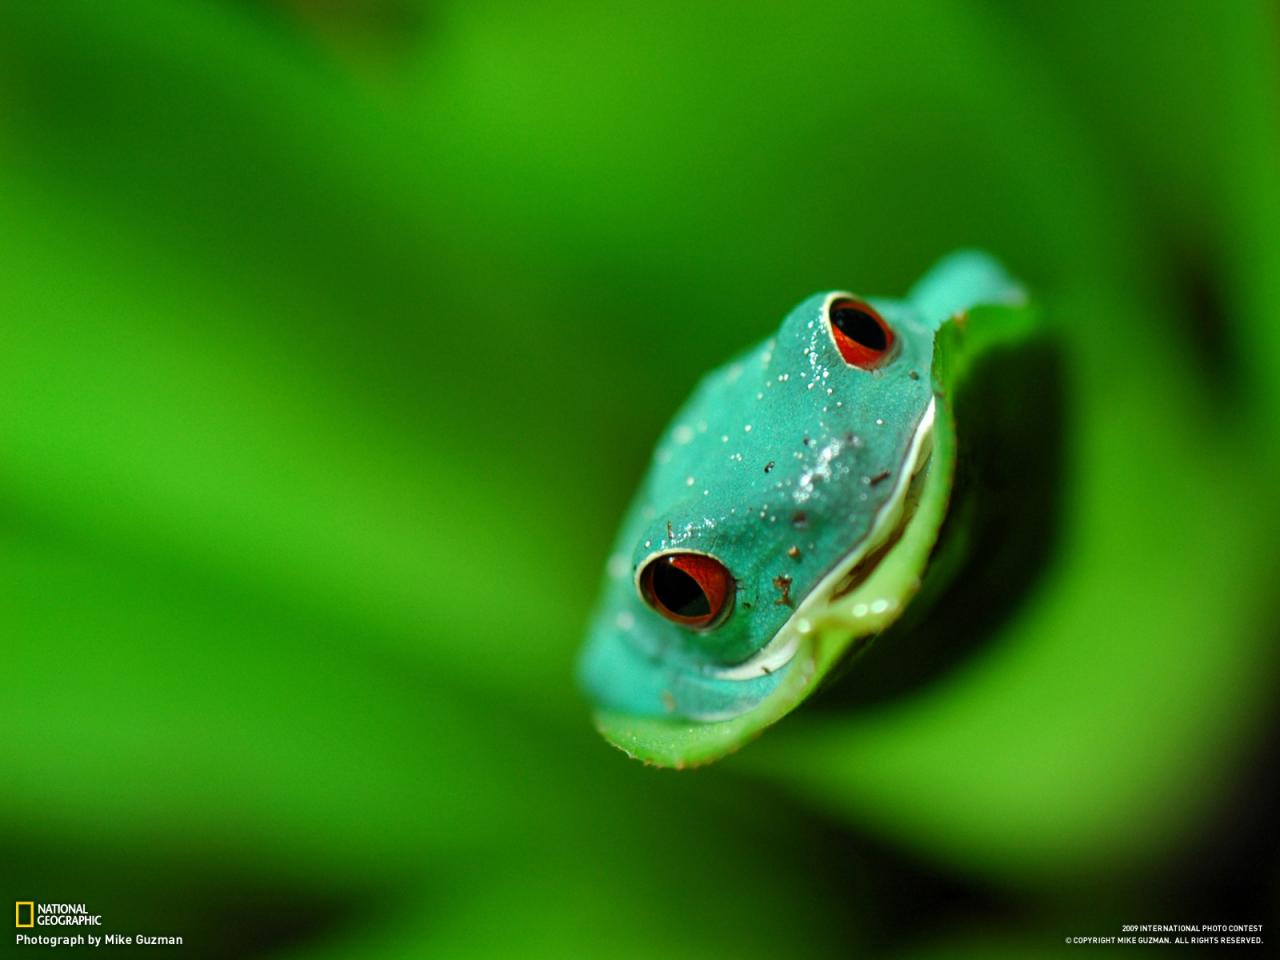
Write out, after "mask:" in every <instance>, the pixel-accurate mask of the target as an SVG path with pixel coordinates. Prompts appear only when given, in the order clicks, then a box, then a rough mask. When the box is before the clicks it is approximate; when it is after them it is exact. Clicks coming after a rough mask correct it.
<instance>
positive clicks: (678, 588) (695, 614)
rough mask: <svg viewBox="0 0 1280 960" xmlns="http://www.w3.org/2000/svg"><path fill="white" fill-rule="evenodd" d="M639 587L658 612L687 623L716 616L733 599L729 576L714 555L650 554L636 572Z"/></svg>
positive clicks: (696, 623) (695, 624)
mask: <svg viewBox="0 0 1280 960" xmlns="http://www.w3.org/2000/svg"><path fill="white" fill-rule="evenodd" d="M640 591H641V594H642V595H643V597H644V600H645V602H646V603H648V604H649V606H651V607H653V609H654V610H656V611H657V612H658V613H660V614H661V615H662V616H664V617H666V618H667V619H668V620H671V621H672V622H674V623H679V624H682V625H684V626H688V627H695V628H705V627H709V626H711V625H712V624H714V623H715V622H716V621H718V620H719V618H720V616H721V615H722V614H723V613H724V612H725V611H726V610H727V609H728V607H729V606H730V603H731V602H732V600H733V577H732V576H730V575H729V571H728V569H727V568H726V567H725V565H724V564H723V563H721V562H720V561H719V560H717V559H716V558H715V557H712V556H708V555H707V554H703V553H669V554H664V555H663V556H659V557H654V558H653V559H652V560H651V561H649V563H648V565H647V566H645V568H644V569H643V570H642V571H641V573H640Z"/></svg>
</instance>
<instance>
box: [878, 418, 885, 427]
mask: <svg viewBox="0 0 1280 960" xmlns="http://www.w3.org/2000/svg"><path fill="white" fill-rule="evenodd" d="M876 426H877V427H883V426H884V421H883V420H881V419H880V418H879V417H876Z"/></svg>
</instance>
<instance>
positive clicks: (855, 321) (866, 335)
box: [831, 302, 889, 350]
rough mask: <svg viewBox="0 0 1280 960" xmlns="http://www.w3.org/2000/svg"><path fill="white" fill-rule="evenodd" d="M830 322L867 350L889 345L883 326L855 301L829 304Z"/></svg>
mask: <svg viewBox="0 0 1280 960" xmlns="http://www.w3.org/2000/svg"><path fill="white" fill-rule="evenodd" d="M831 322H832V323H833V324H835V327H836V329H837V330H839V331H840V332H841V333H843V334H844V335H845V336H846V337H848V338H849V339H850V340H852V341H853V342H854V343H858V344H861V345H862V346H864V347H866V348H867V349H868V350H883V349H885V347H887V346H889V339H888V337H886V336H885V333H884V327H882V326H880V324H879V322H878V321H877V320H876V318H875V317H873V316H872V315H871V314H869V313H867V311H866V310H864V309H863V308H862V307H860V306H858V305H857V304H856V303H847V302H838V303H835V304H832V306H831Z"/></svg>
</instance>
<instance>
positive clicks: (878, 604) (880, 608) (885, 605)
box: [871, 600, 889, 613]
mask: <svg viewBox="0 0 1280 960" xmlns="http://www.w3.org/2000/svg"><path fill="white" fill-rule="evenodd" d="M888 609H889V601H888V600H876V601H874V602H873V603H872V604H871V612H872V613H884V612H885V611H887V610H888Z"/></svg>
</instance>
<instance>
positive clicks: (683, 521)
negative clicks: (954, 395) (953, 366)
mask: <svg viewBox="0 0 1280 960" xmlns="http://www.w3.org/2000/svg"><path fill="white" fill-rule="evenodd" d="M1021 297H1022V294H1021V291H1020V290H1019V288H1018V287H1017V286H1016V285H1015V284H1014V283H1013V282H1012V281H1010V280H1009V278H1008V277H1007V276H1006V274H1005V273H1004V271H1003V270H1002V269H1001V268H1000V266H999V265H998V264H996V263H995V262H994V261H993V260H991V259H990V258H989V257H987V256H986V255H984V254H981V253H977V252H968V251H966V252H960V253H957V254H953V255H951V256H950V257H948V258H946V259H945V260H943V261H942V262H941V263H939V264H938V265H937V266H936V267H935V268H934V270H932V271H931V272H930V273H929V274H928V275H926V277H925V278H924V279H923V280H921V281H920V283H919V284H917V285H916V286H915V288H913V289H912V291H911V292H910V293H909V294H908V296H907V297H906V298H904V299H900V300H892V299H884V298H878V297H871V298H862V299H859V298H857V297H855V296H854V295H853V294H849V293H845V292H842V291H832V292H826V293H818V294H815V295H813V296H811V297H809V298H808V299H807V300H805V301H804V302H802V303H801V304H800V305H799V306H797V307H796V308H795V309H793V310H792V311H791V313H790V314H788V315H787V317H786V318H785V319H784V320H783V322H782V325H781V327H780V328H779V329H778V331H777V333H776V334H775V335H774V336H772V337H770V338H769V339H767V340H766V341H765V342H763V343H761V344H759V345H758V346H756V347H755V348H753V349H751V350H749V351H748V352H746V353H745V354H743V355H741V356H739V357H738V358H737V359H735V360H733V361H731V362H730V363H728V364H726V365H725V366H723V367H721V368H720V369H718V370H716V371H714V372H713V373H711V374H710V375H708V376H707V377H706V378H705V379H704V380H703V381H702V383H701V384H700V385H699V386H698V388H697V389H696V390H695V392H694V394H693V396H692V397H691V398H690V399H689V400H688V401H687V402H686V403H685V405H684V407H683V408H682V409H681V410H680V411H679V413H678V414H677V415H676V417H675V419H674V420H673V421H672V423H671V425H670V426H669V427H668V429H667V430H665V431H664V433H663V434H662V437H661V439H660V441H659V443H658V446H657V449H656V450H655V452H654V456H653V462H652V466H651V467H650V470H649V473H648V475H647V476H646V477H645V479H644V482H643V483H642V485H641V487H640V490H639V492H638V494H637V496H636V498H635V501H634V502H633V504H632V506H631V508H630V509H629V511H628V512H627V515H626V518H625V520H624V521H623V524H622V527H621V530H620V531H619V533H618V537H617V540H616V542H615V545H614V548H613V551H612V554H611V556H610V558H609V560H608V564H607V572H606V579H605V585H604V589H603V595H602V597H601V600H600V602H599V605H598V608H597V610H596V613H595V615H594V617H593V620H592V623H591V627H590V631H589V636H588V641H587V645H586V649H585V651H584V654H583V657H582V661H581V664H580V673H581V678H582V682H583V684H584V686H585V689H586V690H587V692H588V694H589V696H590V697H591V698H592V700H593V701H594V702H595V704H596V706H597V708H599V709H601V710H604V711H609V712H611V713H613V714H626V715H632V716H636V717H654V718H670V719H672V720H673V721H682V722H690V721H695V722H701V723H711V722H716V721H722V720H725V719H728V718H732V717H735V716H737V715H739V714H742V713H743V712H744V711H748V710H751V709H752V708H753V707H755V706H756V705H757V704H759V703H760V702H761V701H763V700H764V699H766V698H767V697H768V696H769V695H770V693H771V692H772V691H773V690H775V688H777V687H778V685H779V684H780V683H782V682H783V681H784V679H785V677H786V675H787V672H788V671H789V670H790V669H792V667H793V661H794V652H795V644H794V642H793V639H792V637H793V634H794V631H793V630H789V629H788V627H789V626H792V625H794V624H795V622H796V618H797V617H803V616H806V615H807V614H808V611H809V607H807V606H806V602H807V601H812V600H813V599H814V597H815V596H818V595H821V597H822V598H824V599H825V598H826V597H827V596H829V595H832V594H833V592H834V593H838V592H839V591H840V589H841V583H842V582H843V583H845V584H847V583H848V582H849V580H850V578H852V577H853V576H855V575H856V574H857V572H858V571H859V570H860V569H861V568H862V567H865V566H867V565H869V564H872V563H874V562H875V557H876V554H877V552H883V551H884V550H885V549H891V548H892V537H893V531H894V529H895V525H896V524H900V523H901V522H903V516H904V509H905V508H904V505H905V504H906V503H907V500H908V496H909V491H910V489H911V486H912V479H913V477H914V476H916V475H917V474H919V473H920V472H921V471H922V470H924V469H925V468H926V466H927V464H928V459H929V447H930V434H931V428H932V422H933V413H934V400H935V396H934V391H935V387H934V383H933V379H932V377H931V364H932V359H933V350H934V337H935V333H936V331H938V329H939V328H940V327H941V326H942V325H943V324H944V323H945V322H947V321H948V320H949V319H951V318H952V317H954V316H956V315H958V314H960V313H962V312H963V311H965V310H967V309H968V308H970V307H972V306H976V305H979V304H983V303H1011V302H1017V301H1019V300H1020V299H1021ZM850 310H853V311H858V310H861V311H862V314H857V315H854V314H849V312H848V311H850ZM841 311H844V312H843V313H842V312H841ZM847 316H853V319H854V320H856V321H857V322H858V323H861V324H862V325H863V326H862V327H860V328H856V329H853V330H852V333H853V336H854V339H855V340H861V341H863V343H861V344H859V343H855V344H854V346H853V347H849V342H850V341H849V339H848V338H847V337H842V334H841V331H840V329H838V328H837V325H838V324H839V323H841V322H842V318H844V317H847ZM868 316H869V317H870V318H871V320H868ZM873 321H875V322H879V323H880V324H881V332H880V333H877V332H876V331H875V329H873V327H872V322H873ZM842 344H843V347H842ZM850 350H853V351H854V352H853V353H852V354H850ZM858 350H862V351H863V352H862V353H858V352H857V351H858ZM851 355H852V357H853V361H854V362H851V360H850V356H851ZM681 557H684V558H694V561H693V564H694V565H693V566H689V567H688V569H690V570H692V571H693V572H694V573H695V574H696V575H697V577H699V578H700V579H697V580H696V581H695V580H694V579H693V578H686V577H685V574H684V573H682V572H679V571H677V572H676V573H675V574H671V573H670V572H669V571H666V570H665V568H664V569H662V570H660V569H659V567H660V566H662V565H664V564H665V565H670V561H671V560H672V559H673V558H681ZM655 565H658V566H655ZM860 565H861V566H860ZM654 577H658V578H660V579H658V580H655V579H653V578H654ZM662 577H666V578H667V579H666V580H663V579H661V578H662ZM717 577H719V578H720V580H717V579H716V578H717ZM671 578H675V580H678V581H679V583H676V584H675V586H674V587H672V586H671V585H670V584H671V583H675V580H672V579H671ZM655 584H656V586H655ZM698 584H701V585H702V587H703V588H705V589H701V592H699V589H700V588H699V587H698ZM718 585H723V587H724V596H723V598H721V597H720V594H719V586H718ZM681 587H683V590H684V592H683V593H681V592H680V589H678V588H681ZM674 594H678V596H675V599H674V600H673V599H672V597H673V595H674ZM664 598H665V599H667V600H672V606H674V605H675V604H676V603H677V602H682V601H685V600H689V601H690V605H689V606H688V607H687V608H682V609H686V610H687V611H692V615H691V616H690V617H679V616H675V615H673V612H672V610H670V609H667V607H666V606H664V603H663V599H664ZM709 614H715V615H714V616H709ZM700 616H701V619H700Z"/></svg>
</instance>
